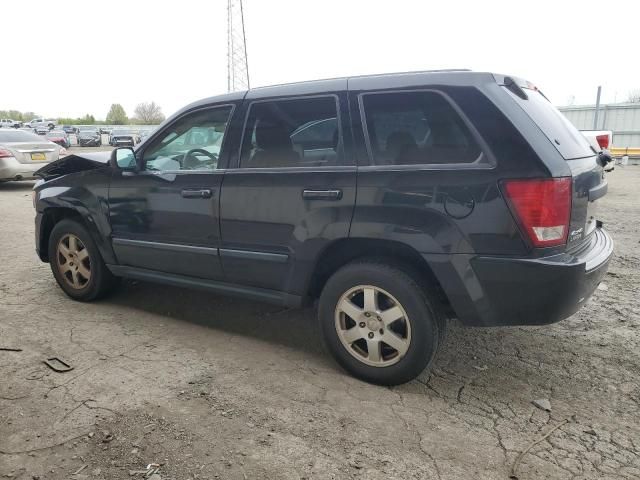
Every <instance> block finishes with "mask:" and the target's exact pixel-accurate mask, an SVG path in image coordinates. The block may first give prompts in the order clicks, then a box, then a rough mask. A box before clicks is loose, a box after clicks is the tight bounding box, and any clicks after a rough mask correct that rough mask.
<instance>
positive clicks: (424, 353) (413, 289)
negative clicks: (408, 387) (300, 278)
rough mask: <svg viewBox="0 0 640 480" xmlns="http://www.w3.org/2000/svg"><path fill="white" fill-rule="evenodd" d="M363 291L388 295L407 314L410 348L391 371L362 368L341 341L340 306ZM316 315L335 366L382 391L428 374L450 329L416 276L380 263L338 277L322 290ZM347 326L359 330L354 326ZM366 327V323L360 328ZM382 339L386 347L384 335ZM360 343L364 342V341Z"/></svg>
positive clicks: (347, 269)
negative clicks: (352, 293) (355, 292)
mask: <svg viewBox="0 0 640 480" xmlns="http://www.w3.org/2000/svg"><path fill="white" fill-rule="evenodd" d="M361 285H365V286H373V287H375V288H378V289H381V290H383V291H385V292H387V293H388V294H390V295H391V296H392V297H394V298H393V300H397V302H398V303H399V304H400V306H401V308H403V309H404V311H405V312H406V320H404V319H403V320H401V321H402V322H405V321H406V322H407V323H408V324H409V325H410V332H411V335H410V341H409V342H408V343H409V346H408V348H407V350H406V353H405V354H404V356H402V357H400V359H399V360H395V361H396V363H393V364H392V365H389V366H371V365H367V364H366V363H363V361H361V360H360V359H359V358H358V357H357V356H356V355H354V354H353V353H350V352H349V351H348V349H347V346H345V345H344V344H343V343H342V341H341V340H340V337H339V335H338V327H337V326H336V322H337V320H336V315H337V313H336V310H337V305H338V302H339V301H340V299H341V298H342V297H343V295H345V294H346V292H349V291H350V290H352V289H354V288H355V287H356V286H361ZM383 296H384V295H383ZM355 298H356V297H354V299H355ZM318 314H319V321H320V326H321V330H322V333H323V337H324V341H325V345H326V347H327V349H328V350H329V352H330V353H331V354H332V355H333V357H334V358H335V359H336V361H337V362H338V363H339V364H340V365H341V366H342V367H343V368H344V369H345V370H346V371H348V372H349V373H351V374H352V375H353V376H355V377H357V378H359V379H361V380H364V381H366V382H370V383H375V384H378V385H399V384H401V383H405V382H408V381H410V380H412V379H414V378H415V377H417V376H418V375H419V374H420V373H421V372H423V371H424V370H425V369H427V368H428V367H429V366H430V365H431V363H432V361H433V359H434V357H435V355H436V352H437V350H438V346H439V343H440V339H441V334H444V329H445V328H446V320H445V318H444V315H443V313H442V309H441V307H440V305H439V303H438V302H437V301H434V300H432V299H431V298H430V294H429V291H428V288H426V286H425V284H423V282H421V281H420V280H419V279H418V277H417V276H416V275H413V274H412V272H411V271H410V270H409V269H407V268H399V267H395V266H392V265H390V264H389V263H385V262H384V261H376V260H368V261H357V262H354V263H350V264H348V265H346V266H344V267H342V268H341V269H340V270H338V271H337V272H336V273H334V274H333V276H332V277H331V278H330V279H329V280H328V281H327V283H326V285H325V287H324V289H323V290H322V294H321V296H320V302H319V308H318ZM343 318H344V317H343ZM349 318H351V317H349ZM349 322H351V323H353V324H356V322H355V321H353V322H352V321H351V320H349ZM363 324H364V322H362V323H361V325H363ZM355 326H356V325H354V327H351V328H355ZM441 330H442V332H441ZM380 333H383V332H382V331H380ZM387 333H388V332H387ZM369 335H373V334H372V333H369ZM407 337H408V335H407ZM379 338H380V339H381V341H382V342H383V343H384V335H382V336H380V337H379ZM362 340H364V341H365V342H366V339H365V338H363V339H362ZM358 341H360V340H358ZM353 345H355V343H354V344H353ZM353 345H352V347H351V348H352V349H353ZM385 348H387V347H386V346H383V353H384V349H385ZM383 358H384V357H383Z"/></svg>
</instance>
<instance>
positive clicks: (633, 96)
mask: <svg viewBox="0 0 640 480" xmlns="http://www.w3.org/2000/svg"><path fill="white" fill-rule="evenodd" d="M627 102H629V103H640V88H635V89H633V90H631V91H630V92H629V93H628V94H627Z"/></svg>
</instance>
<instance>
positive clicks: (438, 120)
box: [361, 91, 482, 165]
mask: <svg viewBox="0 0 640 480" xmlns="http://www.w3.org/2000/svg"><path fill="white" fill-rule="evenodd" d="M361 100H362V108H363V114H364V119H365V123H366V133H367V135H368V142H369V148H370V152H371V157H372V160H373V163H374V164H375V165H428V164H433V165H444V164H470V163H475V162H477V161H480V160H481V158H482V155H481V153H482V151H481V149H480V147H479V145H478V144H477V143H476V141H475V139H474V137H473V135H472V134H471V132H470V131H469V128H468V127H467V125H466V124H465V123H464V121H463V120H462V118H461V117H460V115H459V114H458V113H457V112H456V111H455V109H454V108H453V106H452V105H451V104H450V103H449V102H448V101H447V100H446V99H445V97H444V96H443V95H441V94H440V93H437V92H434V91H408V92H372V93H366V94H363V95H362V97H361Z"/></svg>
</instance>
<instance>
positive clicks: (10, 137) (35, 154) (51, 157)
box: [0, 129, 66, 181]
mask: <svg viewBox="0 0 640 480" xmlns="http://www.w3.org/2000/svg"><path fill="white" fill-rule="evenodd" d="M64 154H66V150H65V149H64V148H62V147H60V146H59V145H56V144H55V143H52V142H49V141H47V140H46V139H44V138H42V137H39V136H38V135H34V134H33V133H29V132H25V131H22V130H13V129H11V130H10V129H2V130H0V181H8V180H28V179H32V178H35V177H34V175H33V173H34V172H35V171H36V170H38V169H39V168H41V167H42V166H43V165H46V164H48V163H49V162H53V161H55V160H58V158H60V156H61V155H64Z"/></svg>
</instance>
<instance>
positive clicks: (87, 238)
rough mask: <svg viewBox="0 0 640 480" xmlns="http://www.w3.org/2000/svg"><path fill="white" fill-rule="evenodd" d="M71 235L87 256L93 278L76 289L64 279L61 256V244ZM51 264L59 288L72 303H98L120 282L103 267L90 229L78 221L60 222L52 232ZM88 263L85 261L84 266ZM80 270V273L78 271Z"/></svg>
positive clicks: (67, 278)
mask: <svg viewBox="0 0 640 480" xmlns="http://www.w3.org/2000/svg"><path fill="white" fill-rule="evenodd" d="M68 235H74V236H75V237H77V238H78V239H79V240H80V241H81V243H82V244H83V246H84V248H86V251H87V253H88V259H87V260H88V266H89V271H90V276H89V279H88V281H86V283H85V284H84V285H82V286H81V288H74V287H73V286H72V285H70V283H69V277H68V276H67V277H66V278H65V275H66V274H65V273H63V272H62V269H61V262H62V260H63V258H61V256H60V255H59V253H58V245H59V243H60V241H61V240H62V239H63V238H65V237H66V236H68ZM48 248H49V264H50V266H51V271H52V272H53V276H54V277H55V279H56V281H57V282H58V285H59V286H60V288H62V290H63V291H64V292H65V293H66V294H67V295H68V296H69V297H71V298H72V299H74V300H79V301H81V302H90V301H92V300H97V299H99V298H101V297H103V296H104V295H106V294H107V293H109V292H110V291H111V290H112V289H113V288H114V287H115V286H116V284H117V278H116V277H114V276H113V274H112V273H111V272H110V271H109V269H108V268H107V267H106V265H105V264H104V261H103V260H102V256H101V255H100V251H99V250H98V247H97V246H96V244H95V242H94V241H93V238H91V235H90V234H89V232H88V231H87V229H86V228H85V227H84V226H83V225H82V224H81V223H79V222H77V221H75V220H70V219H65V220H61V221H60V222H58V223H57V224H56V225H55V226H54V227H53V230H52V231H51V235H50V237H49V246H48ZM87 260H84V262H85V265H86V264H87ZM76 270H77V269H76Z"/></svg>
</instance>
